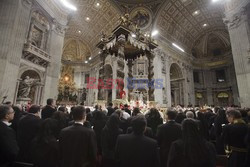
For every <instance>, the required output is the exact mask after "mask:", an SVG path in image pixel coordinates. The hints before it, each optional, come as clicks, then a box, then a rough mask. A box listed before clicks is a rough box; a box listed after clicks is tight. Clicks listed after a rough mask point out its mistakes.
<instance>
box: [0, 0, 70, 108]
mask: <svg viewBox="0 0 250 167" xmlns="http://www.w3.org/2000/svg"><path fill="white" fill-rule="evenodd" d="M56 5H58V4H56V3H55V1H54V0H52V1H46V2H45V1H42V0H36V1H32V0H4V1H1V2H0V8H1V10H0V21H1V26H0V43H1V45H0V55H1V57H0V58H1V61H0V77H1V78H2V80H1V81H0V98H1V99H2V98H3V96H8V97H7V99H6V100H8V101H12V102H13V103H15V102H16V100H17V99H18V97H17V95H18V89H19V87H20V82H22V80H21V79H20V78H19V77H20V76H22V73H24V72H25V70H24V71H23V69H26V71H29V70H30V71H34V72H35V71H37V72H38V73H39V74H41V75H42V77H40V81H41V82H39V83H38V82H36V85H32V89H34V90H35V91H36V92H35V94H34V97H35V99H32V100H33V101H32V102H33V103H38V104H45V102H46V100H44V99H47V98H49V97H52V98H56V96H57V86H58V79H59V77H58V76H59V74H60V66H61V55H62V47H63V41H64V30H65V27H64V25H65V24H66V23H67V12H63V13H60V12H62V11H60V9H59V8H60V7H58V6H56ZM36 11H37V12H38V13H35V12H36ZM34 17H35V18H34ZM38 19H41V22H40V23H39V21H38ZM58 20H60V22H59V21H58ZM34 25H35V26H37V27H38V29H40V30H37V32H39V31H40V32H39V33H43V34H42V37H41V38H42V39H41V41H40V42H41V43H39V46H34V44H33V43H31V42H32V39H31V37H32V33H33V32H31V30H34V29H33V26H34ZM26 75H27V76H29V74H28V73H27V74H26ZM44 85H45V87H44ZM33 87H35V88H33ZM34 100H35V101H34Z"/></svg>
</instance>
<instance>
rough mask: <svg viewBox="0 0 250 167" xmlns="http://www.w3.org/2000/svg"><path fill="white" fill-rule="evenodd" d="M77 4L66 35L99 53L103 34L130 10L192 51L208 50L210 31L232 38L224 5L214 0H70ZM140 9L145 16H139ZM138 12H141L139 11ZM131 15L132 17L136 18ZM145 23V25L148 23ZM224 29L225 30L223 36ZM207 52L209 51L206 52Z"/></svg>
mask: <svg viewBox="0 0 250 167" xmlns="http://www.w3.org/2000/svg"><path fill="white" fill-rule="evenodd" d="M69 1H70V2H72V4H74V5H75V6H76V7H77V9H78V10H77V11H76V12H74V13H72V14H71V16H70V19H69V24H68V26H69V28H68V30H67V32H66V38H76V39H80V40H81V41H83V42H84V43H86V44H87V45H88V47H89V48H90V50H91V51H92V54H95V53H96V52H94V50H96V51H97V49H96V47H95V46H96V44H97V43H98V42H99V41H100V38H101V33H102V32H105V33H106V34H108V33H110V32H111V31H112V30H113V29H114V28H115V27H116V26H117V25H118V23H119V22H118V21H119V18H120V16H121V15H123V14H124V13H125V12H129V13H130V16H131V17H134V18H141V17H140V16H143V18H145V16H146V18H147V19H148V20H146V21H147V22H149V24H148V25H147V26H146V24H147V22H146V21H145V20H143V21H142V22H139V23H142V25H143V26H144V25H145V27H144V28H142V29H143V31H145V32H147V31H152V30H153V29H157V30H158V31H159V33H160V36H162V37H164V38H161V39H165V40H168V41H171V42H175V43H177V44H179V45H180V46H182V47H183V48H185V50H186V51H187V52H189V53H191V50H192V49H193V48H196V50H199V49H200V51H198V52H199V53H203V52H204V45H202V44H201V43H204V44H206V42H204V41H202V40H208V39H210V38H204V36H206V34H211V32H215V33H213V38H214V36H218V38H219V39H220V38H222V39H221V40H222V41H224V40H225V39H228V40H229V36H228V33H227V30H226V27H225V25H224V23H223V12H224V9H223V5H222V4H221V3H216V4H214V3H212V0H69ZM138 11H140V12H142V14H143V15H140V14H141V13H139V15H138ZM136 12H137V13H136ZM134 18H131V19H134ZM144 23H145V24H144ZM216 32H218V33H216ZM220 32H223V33H222V35H218V34H221V33H220ZM206 54H207V53H206Z"/></svg>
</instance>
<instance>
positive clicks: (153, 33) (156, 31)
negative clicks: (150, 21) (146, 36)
mask: <svg viewBox="0 0 250 167" xmlns="http://www.w3.org/2000/svg"><path fill="white" fill-rule="evenodd" d="M158 33H159V31H158V30H154V31H153V32H152V34H151V36H152V37H153V36H156V35H157V34H158Z"/></svg>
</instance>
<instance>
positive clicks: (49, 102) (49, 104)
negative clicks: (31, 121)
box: [42, 99, 56, 119]
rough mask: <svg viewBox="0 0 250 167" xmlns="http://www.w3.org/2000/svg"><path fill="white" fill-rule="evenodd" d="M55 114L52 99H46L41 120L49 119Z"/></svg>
mask: <svg viewBox="0 0 250 167" xmlns="http://www.w3.org/2000/svg"><path fill="white" fill-rule="evenodd" d="M54 112H56V108H55V101H54V99H47V105H46V106H45V107H44V108H43V109H42V119H47V118H50V117H51V116H52V115H53V113H54Z"/></svg>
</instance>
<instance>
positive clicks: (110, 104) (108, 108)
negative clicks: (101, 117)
mask: <svg viewBox="0 0 250 167" xmlns="http://www.w3.org/2000/svg"><path fill="white" fill-rule="evenodd" d="M112 107H113V103H109V105H108V107H107V110H108V114H107V116H111V115H112V114H113V113H114V112H115V109H114V108H112Z"/></svg>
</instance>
